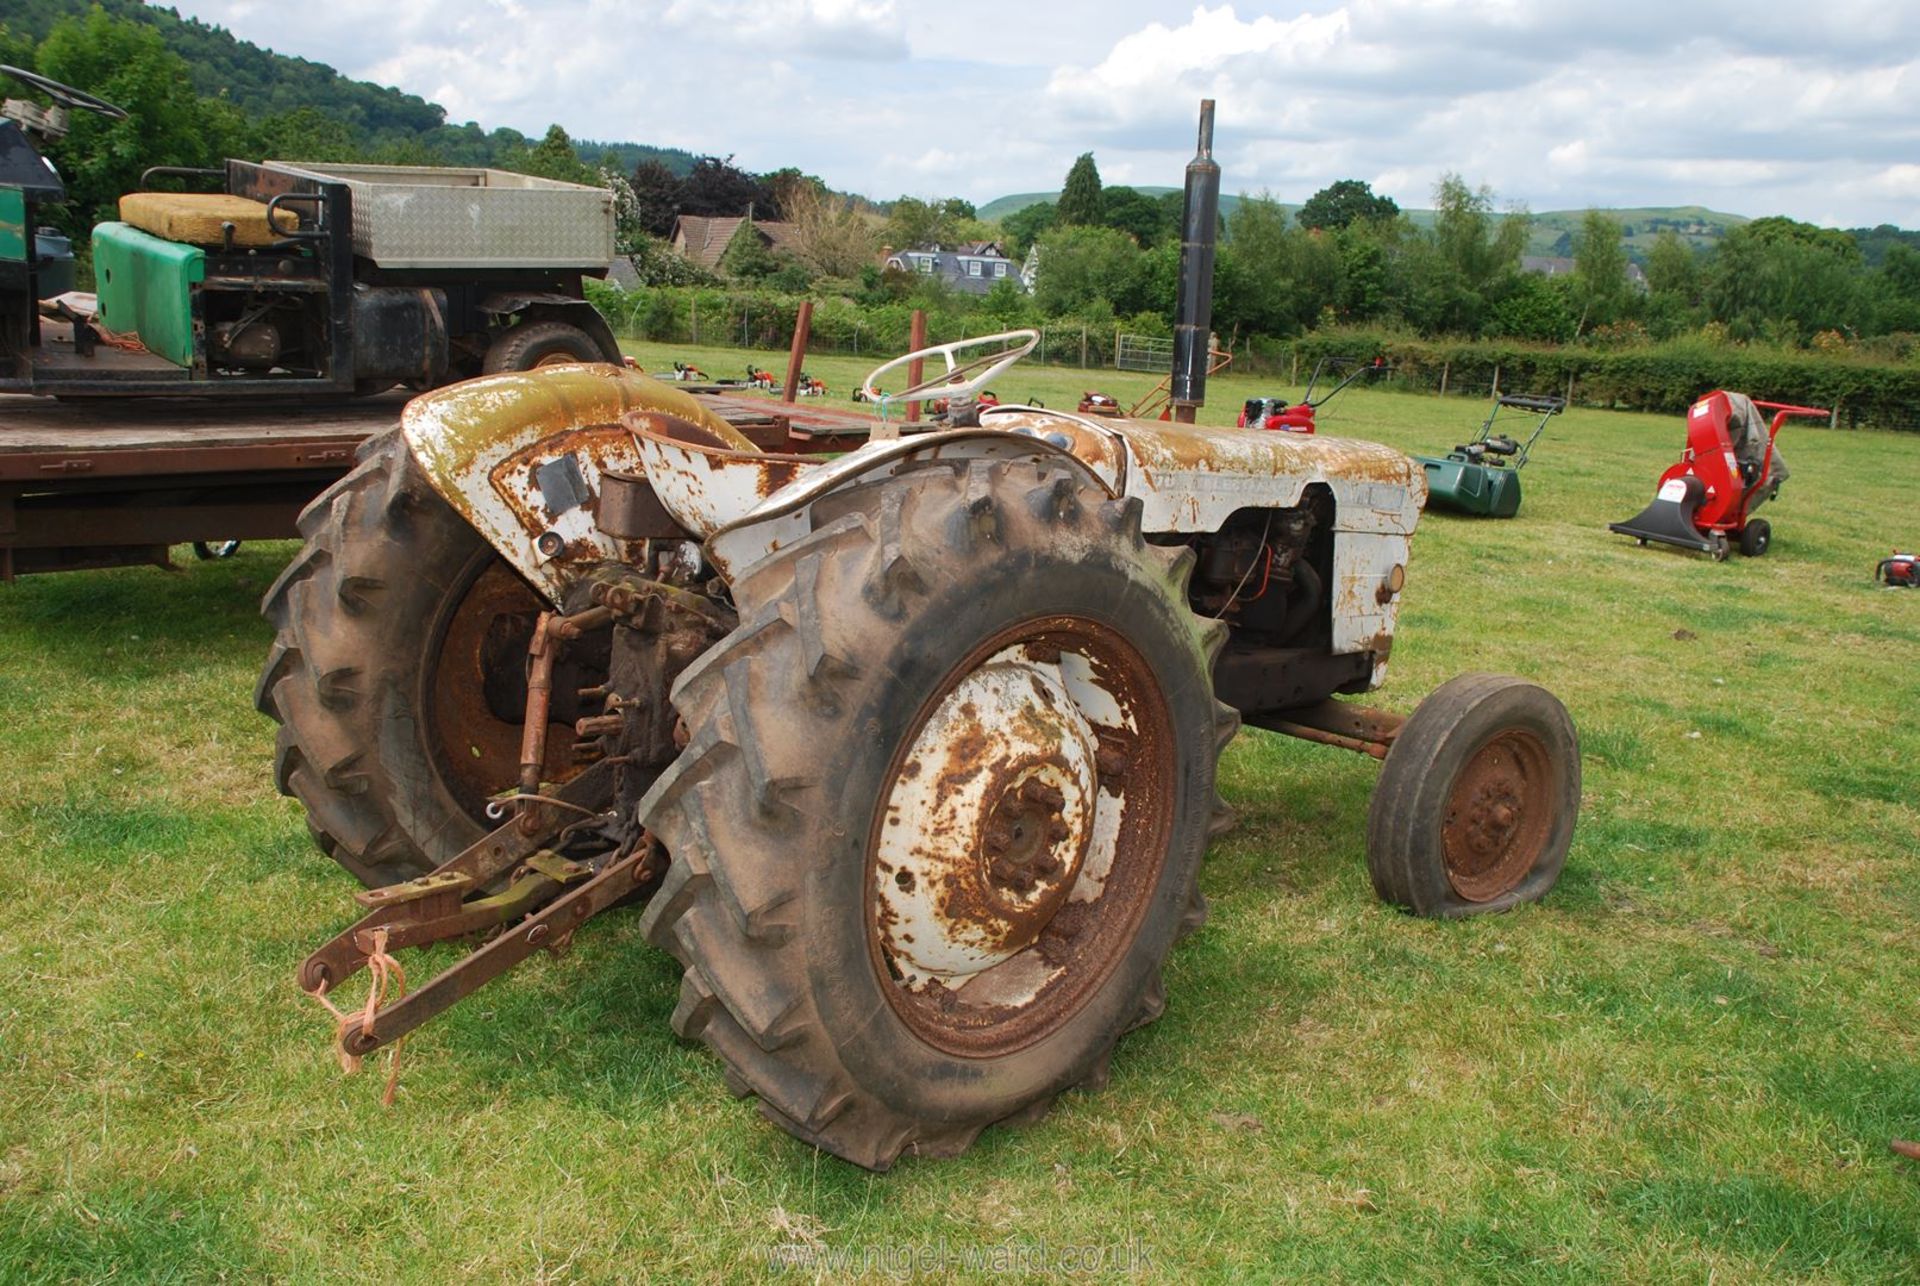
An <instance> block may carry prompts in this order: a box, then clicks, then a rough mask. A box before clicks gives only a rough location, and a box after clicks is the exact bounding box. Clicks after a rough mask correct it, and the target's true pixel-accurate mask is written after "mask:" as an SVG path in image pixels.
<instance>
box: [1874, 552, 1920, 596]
mask: <svg viewBox="0 0 1920 1286" xmlns="http://www.w3.org/2000/svg"><path fill="white" fill-rule="evenodd" d="M1873 578H1874V580H1876V581H1878V582H1879V583H1880V584H1882V585H1885V586H1886V587H1887V588H1888V589H1898V588H1899V587H1900V586H1902V585H1904V586H1906V587H1907V588H1908V589H1920V554H1901V553H1896V554H1894V556H1893V557H1891V558H1882V559H1881V560H1880V565H1879V566H1878V567H1876V568H1874V569H1873Z"/></svg>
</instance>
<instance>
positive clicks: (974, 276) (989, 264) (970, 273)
mask: <svg viewBox="0 0 1920 1286" xmlns="http://www.w3.org/2000/svg"><path fill="white" fill-rule="evenodd" d="M884 264H885V266H886V267H888V268H892V269H895V270H897V271H899V272H917V273H921V274H923V275H925V276H929V277H938V278H939V279H940V280H942V281H944V282H945V283H946V284H947V285H948V286H949V287H951V288H952V289H954V290H957V291H959V292H960V293H961V294H963V295H984V294H986V293H987V292H988V291H989V290H992V289H993V287H994V283H995V282H1000V281H1009V280H1010V281H1012V282H1013V283H1014V284H1015V285H1017V286H1019V287H1020V288H1021V289H1022V290H1025V289H1027V283H1026V281H1025V280H1024V278H1023V277H1022V276H1021V273H1020V268H1019V265H1017V264H1015V263H1014V262H1013V260H1011V259H1009V258H1007V254H1006V251H1005V250H1003V249H1002V248H1001V246H1000V243H999V242H997V241H963V242H961V243H960V244H959V245H957V246H954V247H952V248H951V249H948V248H947V247H944V246H938V245H934V246H916V247H914V248H913V249H911V250H895V251H889V252H888V253H887V255H886V258H885V260H884Z"/></svg>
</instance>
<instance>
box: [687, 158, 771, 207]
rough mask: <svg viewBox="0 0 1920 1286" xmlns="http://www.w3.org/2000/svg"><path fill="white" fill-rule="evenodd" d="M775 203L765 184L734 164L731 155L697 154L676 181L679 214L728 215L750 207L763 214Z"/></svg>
mask: <svg viewBox="0 0 1920 1286" xmlns="http://www.w3.org/2000/svg"><path fill="white" fill-rule="evenodd" d="M775 205H776V203H775V201H774V199H773V194H772V193H771V192H769V191H768V190H767V187H766V185H765V184H763V183H762V182H761V181H760V180H759V179H757V178H755V177H754V176H753V175H751V174H749V173H747V172H746V171H745V170H743V169H741V168H740V167H739V166H737V165H735V164H734V163H733V157H731V156H728V157H725V158H722V157H718V156H702V157H700V158H699V159H697V160H695V161H694V163H693V168H692V169H690V170H688V171H687V177H686V178H685V179H684V180H683V181H682V182H681V184H680V213H681V214H700V215H709V216H727V217H731V216H735V215H742V214H745V213H746V212H747V210H748V208H749V207H751V208H753V209H754V210H755V212H756V213H758V214H760V215H762V217H764V216H765V215H766V213H767V212H769V211H772V210H773V209H774V208H775Z"/></svg>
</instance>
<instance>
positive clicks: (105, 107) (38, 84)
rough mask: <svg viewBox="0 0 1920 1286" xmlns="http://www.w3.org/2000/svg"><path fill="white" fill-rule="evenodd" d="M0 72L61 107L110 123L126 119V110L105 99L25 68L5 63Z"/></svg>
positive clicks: (1, 64) (2, 64)
mask: <svg viewBox="0 0 1920 1286" xmlns="http://www.w3.org/2000/svg"><path fill="white" fill-rule="evenodd" d="M0 72H3V73H5V74H6V75H9V76H11V77H13V78H14V79H15V80H17V81H19V82H21V83H22V84H24V85H31V86H33V88H35V89H37V90H39V91H40V92H41V93H43V94H45V95H46V96H47V97H48V98H51V99H52V100H53V101H54V102H56V103H58V104H60V106H62V107H77V108H79V109H80V110H81V111H83V112H94V113H96V114H98V115H100V116H104V117H106V118H107V119H108V120H111V121H124V120H125V119H127V109H126V108H124V107H115V106H114V105H113V104H112V103H109V102H108V101H107V100H106V99H104V98H95V97H94V96H93V95H92V94H89V93H87V92H86V91H85V90H83V89H75V88H74V87H73V86H72V85H63V84H61V83H60V82H59V81H57V80H49V79H48V78H47V77H45V76H42V75H41V74H40V73H39V72H34V71H27V70H26V69H25V68H22V67H13V66H9V65H8V64H6V63H0Z"/></svg>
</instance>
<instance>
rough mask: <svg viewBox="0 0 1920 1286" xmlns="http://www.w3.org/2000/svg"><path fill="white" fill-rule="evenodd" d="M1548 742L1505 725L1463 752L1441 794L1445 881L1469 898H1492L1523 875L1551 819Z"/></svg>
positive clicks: (1536, 856) (1542, 842) (1540, 846)
mask: <svg viewBox="0 0 1920 1286" xmlns="http://www.w3.org/2000/svg"><path fill="white" fill-rule="evenodd" d="M1550 767H1551V765H1550V761H1549V757H1548V755H1547V748H1546V744H1545V743H1544V742H1542V741H1541V740H1540V738H1539V737H1538V736H1536V735H1535V734H1534V733H1532V732H1530V731H1527V730H1525V729H1518V728H1516V729H1510V730H1508V731H1506V732H1503V733H1501V734H1500V735H1499V736H1497V737H1494V738H1493V739H1492V740H1490V741H1488V742H1487V743H1486V744H1485V745H1484V746H1482V747H1480V749H1479V750H1478V751H1477V752H1476V753H1475V754H1474V756H1473V758H1471V759H1469V760H1468V761H1467V763H1466V765H1465V766H1464V767H1463V768H1462V769H1461V770H1460V775H1459V777H1458V778H1457V779H1456V780H1455V781H1454V784H1453V790H1452V792H1451V795H1450V797H1449V799H1448V801H1447V813H1446V820H1445V822H1444V824H1443V827H1442V831H1441V842H1442V846H1443V849H1444V853H1445V857H1446V866H1447V880H1448V882H1449V883H1450V884H1452V885H1453V887H1454V891H1455V892H1457V893H1459V895H1460V896H1461V897H1463V898H1466V899H1467V900H1468V901H1470V902H1491V901H1492V900H1493V899H1495V898H1497V897H1500V896H1501V895H1502V894H1505V893H1507V892H1510V891H1511V890H1512V889H1514V888H1515V887H1516V886H1518V885H1519V883H1520V882H1521V881H1522V880H1524V879H1525V878H1526V876H1527V873H1528V872H1529V871H1531V870H1532V869H1533V865H1534V863H1535V862H1536V861H1537V860H1538V859H1539V856H1540V852H1541V850H1542V849H1543V848H1544V846H1545V844H1546V841H1547V833H1548V830H1549V829H1550V826H1551V822H1552V781H1551V773H1550Z"/></svg>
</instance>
